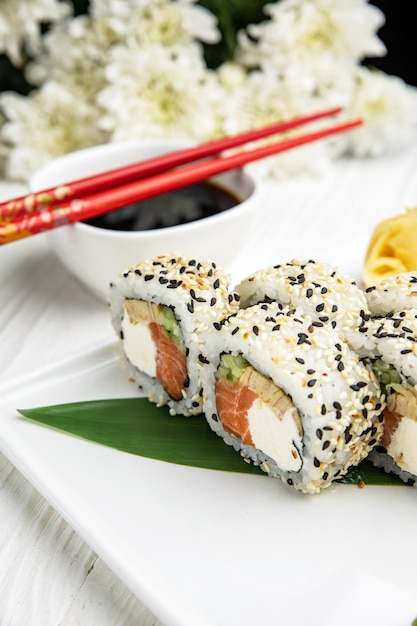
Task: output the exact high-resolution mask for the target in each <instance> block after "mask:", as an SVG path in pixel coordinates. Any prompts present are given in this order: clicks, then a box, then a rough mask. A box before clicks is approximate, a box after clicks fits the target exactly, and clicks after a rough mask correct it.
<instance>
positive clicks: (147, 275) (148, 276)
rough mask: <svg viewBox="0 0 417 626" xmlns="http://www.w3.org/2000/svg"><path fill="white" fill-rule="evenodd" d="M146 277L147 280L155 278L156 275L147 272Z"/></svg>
mask: <svg viewBox="0 0 417 626" xmlns="http://www.w3.org/2000/svg"><path fill="white" fill-rule="evenodd" d="M144 278H145V281H146V280H152V278H155V276H154V274H145V276H144Z"/></svg>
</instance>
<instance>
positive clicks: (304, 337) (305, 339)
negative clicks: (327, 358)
mask: <svg viewBox="0 0 417 626" xmlns="http://www.w3.org/2000/svg"><path fill="white" fill-rule="evenodd" d="M302 343H308V344H310V345H311V341H310V340H309V338H308V335H306V334H305V333H298V341H297V345H300V344H302Z"/></svg>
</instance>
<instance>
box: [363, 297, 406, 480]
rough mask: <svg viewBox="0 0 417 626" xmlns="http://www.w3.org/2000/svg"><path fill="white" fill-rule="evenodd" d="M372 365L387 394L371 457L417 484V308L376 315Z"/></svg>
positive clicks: (371, 332)
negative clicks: (380, 432)
mask: <svg viewBox="0 0 417 626" xmlns="http://www.w3.org/2000/svg"><path fill="white" fill-rule="evenodd" d="M368 334H369V338H370V339H371V340H372V341H373V342H374V346H373V349H372V350H370V352H369V357H370V359H371V362H372V367H373V369H374V372H375V373H376V375H377V377H378V379H379V383H380V386H381V389H382V391H383V392H384V393H385V394H386V407H385V409H384V423H383V424H384V425H383V435H382V438H381V440H380V441H379V443H378V445H377V446H376V447H375V448H374V450H373V451H372V453H371V454H370V456H369V460H370V461H372V463H373V464H374V465H375V466H377V467H382V468H383V469H384V470H385V471H386V472H392V473H394V474H397V475H398V476H399V477H400V478H401V479H402V480H403V481H404V482H406V483H409V484H412V485H414V484H417V309H407V310H406V311H399V312H391V313H388V314H387V315H385V316H380V317H375V318H373V319H372V322H371V323H370V324H369V329H368Z"/></svg>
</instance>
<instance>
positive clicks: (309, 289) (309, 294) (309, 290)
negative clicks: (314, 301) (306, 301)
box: [306, 287, 313, 298]
mask: <svg viewBox="0 0 417 626" xmlns="http://www.w3.org/2000/svg"><path fill="white" fill-rule="evenodd" d="M312 295H313V290H312V289H311V288H310V287H309V288H308V289H307V291H306V298H311V296H312Z"/></svg>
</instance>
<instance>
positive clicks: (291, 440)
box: [247, 398, 303, 472]
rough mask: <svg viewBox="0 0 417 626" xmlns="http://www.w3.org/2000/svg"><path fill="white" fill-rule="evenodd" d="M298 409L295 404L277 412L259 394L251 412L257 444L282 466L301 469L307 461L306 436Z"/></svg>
mask: <svg viewBox="0 0 417 626" xmlns="http://www.w3.org/2000/svg"><path fill="white" fill-rule="evenodd" d="M296 413H297V411H296V409H295V407H293V408H290V409H287V410H286V411H285V412H284V413H282V414H280V415H277V412H276V411H274V409H273V408H271V407H270V406H268V405H267V404H266V403H265V402H263V401H262V400H261V399H260V398H258V399H257V400H255V402H254V403H253V404H252V406H251V407H250V409H249V411H248V416H247V418H248V423H249V430H250V434H251V436H252V440H253V442H254V445H255V447H256V448H258V449H259V450H262V452H264V453H265V454H267V455H268V456H270V457H271V458H272V459H274V461H275V462H276V463H277V465H278V466H279V467H281V468H283V469H286V470H288V471H293V472H297V471H299V470H300V469H301V467H302V464H303V462H302V459H301V457H300V453H299V450H301V449H302V438H301V436H300V430H299V427H298V425H297V420H296Z"/></svg>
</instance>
